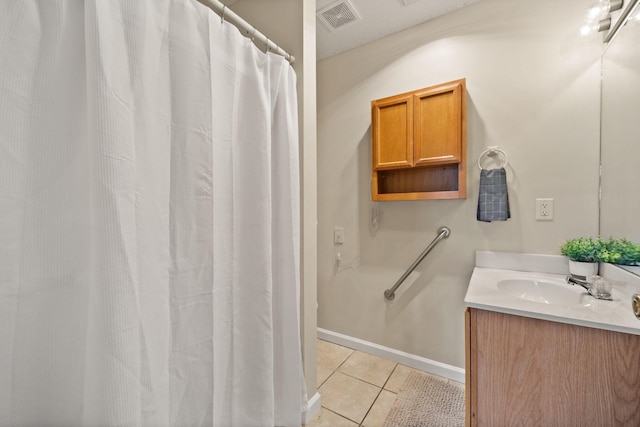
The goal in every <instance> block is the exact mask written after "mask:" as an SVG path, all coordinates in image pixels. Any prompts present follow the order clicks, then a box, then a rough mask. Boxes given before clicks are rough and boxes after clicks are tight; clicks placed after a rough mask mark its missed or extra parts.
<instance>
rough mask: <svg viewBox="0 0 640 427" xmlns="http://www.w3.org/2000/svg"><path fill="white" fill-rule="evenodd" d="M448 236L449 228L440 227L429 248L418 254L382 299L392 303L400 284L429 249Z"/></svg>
mask: <svg viewBox="0 0 640 427" xmlns="http://www.w3.org/2000/svg"><path fill="white" fill-rule="evenodd" d="M449 234H451V230H449V228H447V227H440V228H439V229H438V235H437V236H436V238H435V239H433V241H432V242H431V243H429V246H427V248H426V249H425V250H424V252H422V253H421V254H420V256H419V257H418V259H416V260H415V261H414V262H413V264H411V266H410V267H409V268H407V271H405V272H404V274H403V275H402V276H401V277H400V278H399V279H398V281H397V282H396V284H395V285H393V287H392V288H391V289H387V290H386V291H384V297H385V298H386V299H388V300H389V301H393V299H394V298H395V297H396V290H397V289H398V288H399V287H400V285H402V282H404V280H405V279H406V278H407V277H408V276H409V275H410V274H411V273H412V272H413V270H415V269H416V267H417V266H418V264H420V262H422V260H423V259H424V257H426V256H427V254H428V253H429V252H431V249H433V248H434V247H435V246H436V245H437V244H438V242H440V240H442V239H446V238H447V237H449Z"/></svg>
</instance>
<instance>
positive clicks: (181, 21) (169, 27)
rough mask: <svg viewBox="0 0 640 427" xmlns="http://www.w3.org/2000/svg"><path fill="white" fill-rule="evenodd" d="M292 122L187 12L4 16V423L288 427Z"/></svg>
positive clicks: (0, 111) (0, 139)
mask: <svg viewBox="0 0 640 427" xmlns="http://www.w3.org/2000/svg"><path fill="white" fill-rule="evenodd" d="M296 111H297V106H296V93H295V75H294V73H293V71H292V69H291V67H290V66H289V64H288V63H287V62H286V61H285V60H284V59H283V58H281V57H279V56H275V55H265V54H263V53H262V52H260V51H259V50H258V49H257V48H256V47H255V46H253V45H252V44H251V42H250V41H249V40H247V39H245V38H244V37H242V36H241V35H240V33H239V31H238V30H237V29H236V28H235V27H233V26H231V25H230V24H228V23H224V24H222V23H221V20H220V18H219V17H218V16H217V15H215V14H214V13H213V12H211V11H210V10H208V9H207V8H205V7H204V6H202V5H200V4H198V3H196V2H195V0H135V1H133V0H109V1H107V0H93V1H90V0H86V1H81V0H58V1H55V0H47V1H42V0H40V1H39V0H3V1H1V2H0V425H2V426H65V427H66V426H225V427H226V426H239V427H248V426H274V425H283V426H299V425H300V416H301V410H302V408H303V407H304V404H305V399H306V397H305V394H304V390H303V388H304V386H303V381H302V366H301V353H300V338H299V309H298V307H299V269H298V266H299V206H298V205H299V187H298V186H299V183H298V179H299V178H298V151H297V150H298V146H297V113H296Z"/></svg>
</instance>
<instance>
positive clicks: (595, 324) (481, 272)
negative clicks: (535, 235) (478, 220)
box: [464, 252, 640, 335]
mask: <svg viewBox="0 0 640 427" xmlns="http://www.w3.org/2000/svg"><path fill="white" fill-rule="evenodd" d="M500 255H501V254H500V253H496V252H478V253H477V254H476V267H475V269H474V270H473V274H472V275H471V279H470V281H469V287H468V289H467V294H466V296H465V299H464V301H465V303H466V304H467V306H468V307H473V308H479V309H483V310H490V311H497V312H501V313H507V314H514V315H518V316H524V317H531V318H536V319H542V320H549V321H554V322H562V323H569V324H573V325H578V326H586V327H592V328H598V329H605V330H611V331H616V332H624V333H630V334H635V335H640V320H638V319H636V317H635V316H634V315H633V312H632V310H631V298H630V295H628V292H629V290H628V283H623V282H614V287H613V290H612V296H613V301H604V300H597V299H595V298H593V297H592V296H590V295H588V294H587V292H586V291H585V290H584V289H583V288H582V287H580V286H572V285H570V284H568V283H567V284H566V286H567V288H568V289H571V290H572V291H573V292H576V293H579V294H580V293H582V294H584V298H582V301H583V303H582V304H581V305H578V304H576V305H563V304H545V303H542V302H537V301H528V300H525V299H521V298H517V297H514V296H511V295H509V294H507V293H504V292H502V291H501V290H500V289H498V287H497V284H498V282H500V281H502V280H510V279H533V280H545V281H549V282H554V283H557V284H560V285H562V284H564V283H565V279H566V276H567V274H568V270H567V271H566V272H564V271H563V268H562V262H563V261H562V258H563V257H555V256H548V255H542V256H540V255H531V254H511V253H509V254H506V253H505V257H501V256H500ZM505 259H506V260H508V262H506V263H505V261H504V260H505ZM541 260H543V261H551V262H550V263H549V264H548V265H549V268H545V266H546V265H547V264H546V263H545V262H542V263H541V262H540V261H541ZM520 261H521V262H520ZM494 265H496V266H498V267H500V268H494V267H493V266H494ZM505 267H508V268H505ZM531 270H534V271H531ZM535 270H547V271H551V272H545V271H535ZM601 273H602V272H601ZM605 277H606V276H605ZM616 279H617V280H619V278H616Z"/></svg>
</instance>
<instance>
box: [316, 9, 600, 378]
mask: <svg viewBox="0 0 640 427" xmlns="http://www.w3.org/2000/svg"><path fill="white" fill-rule="evenodd" d="M587 3H588V2H586V3H585V1H584V0H567V1H562V2H557V1H555V0H538V1H529V0H483V1H481V2H479V3H477V4H475V5H473V6H470V7H468V8H466V9H463V10H461V11H458V12H454V13H452V14H450V15H447V16H444V17H441V18H439V19H437V20H434V21H431V22H427V23H424V24H422V25H419V26H416V27H413V28H411V29H409V30H407V31H404V32H402V33H398V34H395V35H392V36H389V37H386V38H384V39H382V40H379V41H376V42H374V43H371V44H369V45H366V46H363V47H360V48H356V49H353V50H351V51H348V52H345V53H343V54H341V55H338V56H335V57H332V58H328V59H326V60H323V61H321V62H319V63H318V69H317V79H318V219H319V225H318V303H319V312H318V326H319V327H321V328H325V329H328V330H331V331H335V332H339V333H342V334H346V335H350V336H353V337H356V338H359V339H363V340H366V341H370V342H374V343H377V344H381V345H384V346H388V347H391V348H394V349H397V350H401V351H405V352H408V353H412V354H415V355H418V356H422V357H426V358H428V359H432V360H435V361H438V362H442V363H446V364H450V365H454V366H458V367H463V366H464V324H463V313H464V308H465V306H464V301H463V299H464V295H465V292H466V288H467V284H468V281H469V278H470V276H471V273H472V270H473V266H474V251H475V250H496V251H515V252H530V253H544V254H558V253H559V246H560V245H561V244H562V243H563V241H564V240H565V239H567V238H570V237H575V236H578V235H585V234H597V232H598V217H597V215H598V199H597V191H598V172H597V171H598V144H599V142H598V141H599V136H598V133H599V126H598V121H599V63H598V53H597V52H596V53H595V54H594V52H593V50H587V49H585V46H580V45H579V44H578V43H575V39H573V38H572V34H573V33H574V32H575V30H576V29H577V28H578V26H579V23H580V20H581V19H582V16H583V14H584V10H585V8H586V6H587ZM590 46H591V47H593V46H596V50H597V49H598V46H599V45H598V44H597V42H596V43H594V44H592V45H590ZM587 47H588V46H587ZM462 77H465V78H466V79H467V92H468V93H467V96H468V98H467V99H468V103H467V114H468V121H467V131H468V140H467V146H468V164H467V168H468V177H467V185H468V198H467V199H466V200H432V201H411V202H378V203H373V202H372V201H371V197H370V190H369V188H370V183H369V177H370V167H371V166H370V162H371V160H370V159H371V150H370V138H371V131H370V124H371V118H370V101H371V100H373V99H378V98H382V97H386V96H390V95H394V94H397V93H401V92H407V91H411V90H414V89H419V88H422V87H426V86H430V85H434V84H438V83H442V82H446V81H450V80H454V79H458V78H462ZM491 145H498V146H500V148H502V149H504V150H505V151H506V152H507V153H508V155H509V166H508V168H507V174H508V181H509V198H510V202H511V215H512V218H511V219H510V220H509V221H506V222H493V223H481V222H478V221H476V218H475V214H476V205H477V189H478V179H479V170H478V168H477V166H476V161H477V159H478V156H479V154H480V153H481V152H482V151H483V150H484V149H485V148H486V147H487V146H491ZM538 197H552V198H554V199H555V220H554V221H552V222H536V221H535V199H536V198H538ZM376 209H378V210H380V211H381V212H382V216H381V218H380V221H379V224H378V227H377V229H374V228H373V227H372V226H371V217H372V210H376ZM441 225H446V226H449V227H450V228H451V231H452V234H451V237H449V239H447V240H444V241H443V242H442V243H441V244H440V245H439V246H438V247H437V248H436V249H435V250H434V251H433V252H432V253H431V254H430V255H429V256H428V257H427V258H426V259H425V260H424V261H423V263H422V264H421V265H420V266H418V268H417V269H416V271H415V272H414V273H413V274H412V275H411V276H410V277H409V279H407V282H405V284H404V285H403V286H402V287H401V288H400V290H399V291H398V293H397V294H396V299H395V301H394V302H392V303H389V302H387V301H386V300H385V299H384V298H383V291H384V290H385V289H387V288H389V287H391V286H392V285H393V283H394V282H395V281H396V279H397V278H398V277H399V276H400V275H401V274H402V273H403V271H404V270H405V268H406V267H408V266H409V265H410V264H411V263H412V262H413V261H414V259H415V258H416V256H417V255H418V254H420V253H421V252H422V250H423V249H424V248H425V247H426V245H427V244H428V243H429V242H430V241H431V240H432V239H433V238H434V237H435V235H436V230H437V229H438V227H439V226H441ZM334 227H344V230H345V244H344V245H343V246H342V247H341V248H340V252H341V257H342V261H341V262H340V263H337V262H336V261H335V256H336V247H335V246H334V245H333V229H334Z"/></svg>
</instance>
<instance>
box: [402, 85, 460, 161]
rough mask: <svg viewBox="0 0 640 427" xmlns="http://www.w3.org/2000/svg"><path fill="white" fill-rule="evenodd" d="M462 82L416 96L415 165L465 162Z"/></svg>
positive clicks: (429, 89) (436, 87) (437, 87)
mask: <svg viewBox="0 0 640 427" xmlns="http://www.w3.org/2000/svg"><path fill="white" fill-rule="evenodd" d="M462 89H463V88H462V83H461V82H460V81H456V82H451V83H445V84H443V85H439V86H433V87H430V88H427V89H425V90H424V91H420V92H416V93H415V94H414V146H413V147H414V148H413V149H414V151H413V159H414V164H415V165H416V166H421V165H422V166H427V165H433V164H448V163H459V162H460V161H461V159H462V154H461V153H462V134H461V129H462V125H461V123H462V96H464V93H465V92H464V90H462Z"/></svg>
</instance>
